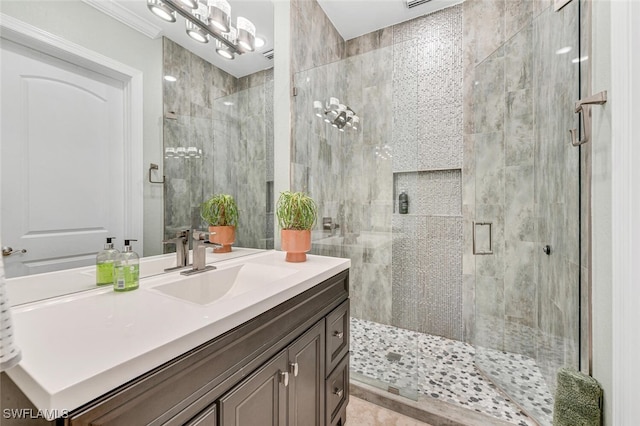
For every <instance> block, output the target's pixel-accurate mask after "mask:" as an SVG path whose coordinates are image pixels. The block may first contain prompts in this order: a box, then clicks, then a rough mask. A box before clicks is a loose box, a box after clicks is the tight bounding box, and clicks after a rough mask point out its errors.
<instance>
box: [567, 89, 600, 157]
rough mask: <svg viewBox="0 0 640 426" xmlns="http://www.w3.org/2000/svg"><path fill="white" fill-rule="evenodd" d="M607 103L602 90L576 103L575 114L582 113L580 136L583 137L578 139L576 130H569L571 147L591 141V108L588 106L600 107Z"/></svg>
mask: <svg viewBox="0 0 640 426" xmlns="http://www.w3.org/2000/svg"><path fill="white" fill-rule="evenodd" d="M606 102H607V91H606V90H603V91H602V92H599V93H596V94H595V95H591V96H589V97H588V98H585V99H580V100H579V101H577V102H576V105H575V111H574V112H575V113H576V114H580V113H582V134H583V136H584V138H583V139H581V140H579V139H578V129H571V130H569V133H570V134H571V145H573V146H580V145H582V144H583V143H587V142H589V140H590V139H591V108H590V105H602V104H604V103H606Z"/></svg>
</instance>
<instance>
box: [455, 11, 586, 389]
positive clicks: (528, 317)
mask: <svg viewBox="0 0 640 426" xmlns="http://www.w3.org/2000/svg"><path fill="white" fill-rule="evenodd" d="M577 3H578V2H572V3H570V4H569V5H568V6H566V7H565V8H564V9H562V11H560V12H554V11H553V6H552V4H551V2H548V1H540V2H531V1H510V0H468V1H466V2H465V3H464V8H465V14H464V16H465V43H464V44H465V99H466V100H467V102H466V103H465V164H464V168H463V179H464V189H463V194H464V195H463V212H464V218H465V254H464V281H465V287H466V288H475V306H476V314H475V319H476V322H475V328H473V325H472V324H470V323H467V324H466V327H467V328H468V329H469V330H470V331H471V330H473V331H474V332H475V336H474V339H473V342H474V343H475V344H476V345H477V346H478V350H477V353H476V361H477V362H478V363H479V365H481V366H483V356H482V355H483V352H482V350H481V349H482V348H483V347H486V348H491V349H497V350H500V351H507V352H515V353H519V354H523V355H526V356H529V357H531V358H534V359H535V360H536V362H537V364H538V366H539V367H540V368H541V370H542V372H543V374H544V376H545V379H546V381H547V384H548V385H549V387H550V389H551V390H552V391H553V387H554V385H555V373H556V371H557V369H558V368H559V367H561V366H567V365H568V366H572V367H577V359H578V352H577V351H578V347H577V343H578V340H577V336H578V321H579V319H578V308H577V306H578V303H579V300H578V284H579V281H578V280H579V278H578V277H579V249H578V244H579V228H578V227H579V210H578V197H579V169H578V161H579V159H578V149H577V148H575V147H573V146H571V144H570V142H569V138H568V134H569V133H568V130H569V129H571V128H575V127H577V125H576V124H577V123H576V121H575V114H574V113H573V107H572V105H573V102H574V101H575V99H577V98H578V76H577V72H578V65H576V63H574V62H572V58H574V57H576V56H577V52H578V49H577V42H578V32H577V28H578V21H577V19H578V11H577V7H578V6H577ZM565 46H573V52H572V54H571V55H565V56H561V55H559V54H556V51H558V50H559V49H560V48H562V47H565ZM473 220H475V221H479V222H492V223H493V254H492V255H486V256H473V254H472V252H471V248H472V229H473V227H472V221H473ZM547 244H548V245H550V246H551V249H552V254H551V255H550V256H547V255H546V254H544V253H543V251H542V248H543V246H545V245H547ZM484 368H485V369H487V371H490V368H491V365H490V364H487V365H485V366H484ZM500 384H501V385H502V386H503V387H506V388H507V389H508V388H509V383H500Z"/></svg>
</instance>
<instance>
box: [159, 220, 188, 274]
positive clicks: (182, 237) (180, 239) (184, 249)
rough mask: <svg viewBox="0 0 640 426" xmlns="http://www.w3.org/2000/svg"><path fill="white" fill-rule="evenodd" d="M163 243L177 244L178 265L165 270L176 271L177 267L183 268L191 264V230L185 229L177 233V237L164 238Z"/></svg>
mask: <svg viewBox="0 0 640 426" xmlns="http://www.w3.org/2000/svg"><path fill="white" fill-rule="evenodd" d="M162 243H163V244H175V245H176V266H174V267H173V268H166V269H165V272H169V271H175V270H176V269H182V268H186V267H187V266H189V230H188V229H185V230H184V231H180V232H177V233H176V237H175V238H171V239H170V240H163V241H162Z"/></svg>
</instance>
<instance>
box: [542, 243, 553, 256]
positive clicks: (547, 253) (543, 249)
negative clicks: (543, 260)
mask: <svg viewBox="0 0 640 426" xmlns="http://www.w3.org/2000/svg"><path fill="white" fill-rule="evenodd" d="M542 251H543V252H544V254H546V255H547V256H549V255H550V254H551V246H550V245H548V244H547V245H546V246H544V247H543V248H542Z"/></svg>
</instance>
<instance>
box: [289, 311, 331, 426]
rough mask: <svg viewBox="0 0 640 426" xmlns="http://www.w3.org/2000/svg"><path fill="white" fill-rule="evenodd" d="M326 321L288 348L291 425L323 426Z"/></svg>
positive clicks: (319, 323)
mask: <svg viewBox="0 0 640 426" xmlns="http://www.w3.org/2000/svg"><path fill="white" fill-rule="evenodd" d="M324 336H325V332H324V319H323V320H322V321H319V322H318V323H316V325H314V326H313V327H311V329H309V331H307V332H306V333H305V334H303V335H302V336H301V337H300V338H299V339H298V340H296V341H295V342H294V343H292V344H291V346H290V347H289V373H290V376H291V381H290V384H289V391H288V398H289V425H290V426H324V419H325V410H324V377H325V370H324V367H325V365H324V364H325V363H324V358H325V348H324V345H325V337H324Z"/></svg>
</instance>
